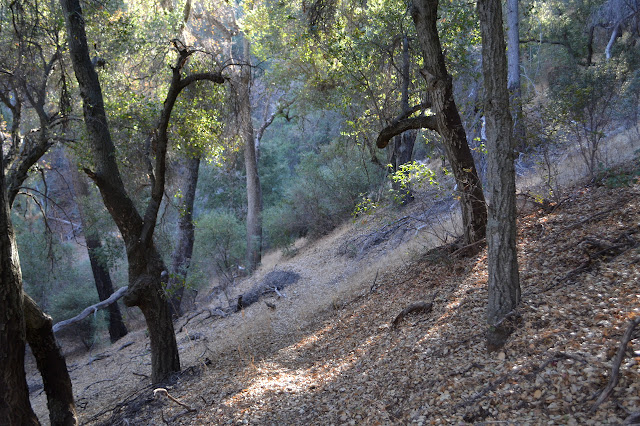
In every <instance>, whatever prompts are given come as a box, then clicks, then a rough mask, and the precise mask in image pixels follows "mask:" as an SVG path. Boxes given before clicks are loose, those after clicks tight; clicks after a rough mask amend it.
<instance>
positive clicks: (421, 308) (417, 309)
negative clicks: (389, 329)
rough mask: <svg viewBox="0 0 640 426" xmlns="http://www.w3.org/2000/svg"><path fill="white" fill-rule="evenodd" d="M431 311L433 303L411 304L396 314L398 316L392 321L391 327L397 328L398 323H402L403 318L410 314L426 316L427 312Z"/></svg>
mask: <svg viewBox="0 0 640 426" xmlns="http://www.w3.org/2000/svg"><path fill="white" fill-rule="evenodd" d="M432 309H433V302H430V303H427V302H416V303H412V304H411V305H409V306H407V307H406V308H404V309H403V310H402V312H400V313H399V314H398V316H396V319H394V320H393V323H392V324H393V327H397V326H398V324H399V323H400V321H402V320H403V319H404V317H406V316H407V315H409V314H412V313H421V314H428V313H429V312H431V310H432Z"/></svg>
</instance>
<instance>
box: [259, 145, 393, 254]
mask: <svg viewBox="0 0 640 426" xmlns="http://www.w3.org/2000/svg"><path fill="white" fill-rule="evenodd" d="M318 151H319V152H316V153H310V154H307V155H305V156H303V157H302V158H301V161H300V164H299V165H298V166H297V167H296V170H295V172H296V173H295V178H294V179H292V180H291V181H290V185H289V186H288V187H287V188H285V191H284V197H283V201H282V202H281V204H279V205H277V206H276V207H274V208H273V209H269V210H268V211H265V229H266V236H267V238H266V240H267V243H268V244H269V245H271V246H275V247H286V246H287V245H290V244H291V242H292V241H293V239H295V238H297V237H300V236H305V235H308V236H310V237H312V238H316V237H319V236H321V235H324V234H326V233H328V232H330V231H331V230H333V229H334V228H335V227H336V226H338V225H339V224H340V223H342V221H344V220H345V219H347V218H349V216H350V215H351V213H352V212H353V209H354V207H355V206H356V204H358V203H359V202H360V201H361V194H363V193H367V192H369V191H370V190H371V188H373V187H374V186H376V185H379V184H380V183H381V182H382V180H383V178H384V171H383V170H381V169H371V168H370V166H369V164H368V162H367V161H363V158H362V156H361V155H362V153H361V152H360V151H359V150H358V148H357V147H353V146H345V145H343V144H341V143H339V142H333V143H331V144H328V145H324V146H322V147H320V148H319V149H318Z"/></svg>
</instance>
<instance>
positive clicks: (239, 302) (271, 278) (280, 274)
mask: <svg viewBox="0 0 640 426" xmlns="http://www.w3.org/2000/svg"><path fill="white" fill-rule="evenodd" d="M299 279H300V275H298V274H297V273H295V272H292V271H272V272H269V273H268V274H267V275H265V277H264V278H263V279H262V280H260V282H258V283H257V284H256V285H254V286H253V287H252V288H251V289H249V291H247V292H246V293H244V294H241V295H239V296H238V298H237V299H236V302H235V303H233V304H232V306H229V308H231V309H232V310H233V311H234V312H237V311H240V310H242V309H244V308H246V307H248V306H249V305H253V304H254V303H256V302H257V301H258V300H260V298H261V297H262V296H264V295H267V294H270V293H275V294H277V295H278V296H279V297H284V294H283V293H282V292H281V291H282V290H283V289H284V288H285V287H287V286H289V285H291V284H295V283H296V282H298V280H299Z"/></svg>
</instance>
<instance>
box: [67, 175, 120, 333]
mask: <svg viewBox="0 0 640 426" xmlns="http://www.w3.org/2000/svg"><path fill="white" fill-rule="evenodd" d="M71 176H72V179H73V189H74V191H75V194H76V201H77V205H78V211H79V212H80V221H81V223H82V232H83V234H84V239H85V243H86V245H87V252H88V254H89V262H90V263H91V271H92V272H93V279H94V281H95V284H96V290H97V292H98V298H99V299H100V301H101V302H102V301H104V300H107V299H108V298H109V296H111V295H112V294H113V282H112V281H111V275H110V274H109V268H107V265H106V264H105V263H104V261H102V260H101V259H99V257H98V253H99V250H100V249H101V248H102V241H101V240H100V237H99V235H97V232H96V230H95V229H94V225H93V224H92V223H91V222H90V221H89V219H88V217H87V214H86V211H85V209H84V206H83V202H85V201H86V200H87V199H88V197H89V195H90V193H89V185H88V184H87V181H86V177H84V176H82V175H81V174H80V172H79V171H78V170H77V168H76V167H71ZM108 314H109V338H110V339H111V343H114V342H116V341H118V340H119V339H121V338H122V337H124V336H126V335H127V327H126V326H125V325H124V321H122V314H121V313H120V308H119V307H118V304H117V303H112V304H111V305H109V310H108Z"/></svg>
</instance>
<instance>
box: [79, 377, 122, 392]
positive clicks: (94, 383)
mask: <svg viewBox="0 0 640 426" xmlns="http://www.w3.org/2000/svg"><path fill="white" fill-rule="evenodd" d="M114 380H115V379H104V380H98V381H97V382H93V383H91V384H90V385H87V387H85V388H84V390H83V391H82V392H86V391H87V390H88V389H89V388H90V387H91V386H93V385H97V384H98V383H104V382H113V381H114Z"/></svg>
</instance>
